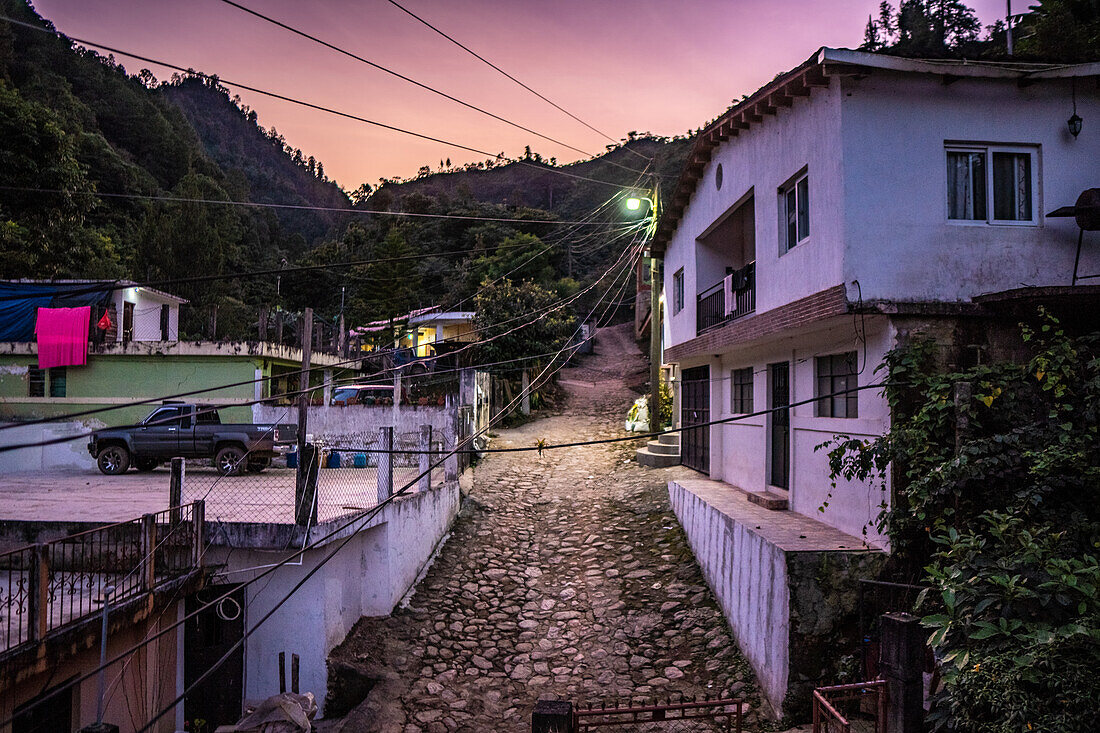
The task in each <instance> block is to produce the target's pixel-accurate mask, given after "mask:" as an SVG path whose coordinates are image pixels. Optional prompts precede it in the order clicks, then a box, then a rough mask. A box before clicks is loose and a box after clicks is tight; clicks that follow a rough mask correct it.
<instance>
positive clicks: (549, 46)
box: [34, 0, 1026, 190]
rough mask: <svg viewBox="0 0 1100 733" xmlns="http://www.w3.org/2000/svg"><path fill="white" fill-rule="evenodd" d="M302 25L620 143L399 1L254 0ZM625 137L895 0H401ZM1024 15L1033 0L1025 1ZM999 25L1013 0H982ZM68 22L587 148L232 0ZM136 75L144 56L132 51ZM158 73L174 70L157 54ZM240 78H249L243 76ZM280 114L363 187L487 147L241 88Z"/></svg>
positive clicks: (560, 155)
mask: <svg viewBox="0 0 1100 733" xmlns="http://www.w3.org/2000/svg"><path fill="white" fill-rule="evenodd" d="M240 2H241V4H242V5H245V6H247V7H249V8H253V9H255V10H257V11H259V12H262V13H264V14H265V15H268V16H271V17H273V18H275V19H277V20H280V21H282V22H284V23H286V24H288V25H291V26H294V27H296V28H299V29H301V30H303V31H305V32H308V33H311V34H313V35H315V36H318V37H320V38H321V39H323V40H325V41H328V42H329V43H332V44H333V45H336V46H339V47H341V48H345V49H347V50H349V51H352V52H354V53H356V54H358V55H360V56H363V57H364V58H367V59H369V60H370V61H373V62H375V63H377V64H380V65H383V66H386V67H389V68H391V69H393V70H395V71H398V72H400V73H402V74H405V75H406V76H410V77H412V78H414V79H416V80H418V81H420V82H422V83H424V84H428V85H430V86H434V87H436V88H438V89H440V90H442V91H445V92H447V93H449V94H451V95H453V96H456V97H459V98H461V99H463V100H465V101H467V102H470V103H472V104H475V105H477V106H480V107H482V108H484V109H487V110H489V111H490V112H493V113H495V114H498V115H500V116H501V117H505V118H508V119H510V120H513V121H515V122H517V123H520V124H522V125H524V126H526V127H529V128H532V129H534V130H536V131H538V132H541V133H543V134H545V135H548V136H550V137H554V138H557V139H558V140H561V141H563V142H565V143H567V144H569V145H572V146H575V147H577V148H580V149H581V150H584V151H585V152H588V153H599V152H601V151H602V150H603V147H604V145H605V144H607V142H608V141H607V140H606V139H604V138H603V137H601V136H600V135H598V134H597V133H595V132H592V131H591V130H589V129H587V128H586V127H584V126H583V125H581V124H580V123H578V122H576V121H575V120H572V119H570V118H569V117H567V116H566V115H564V114H562V113H561V112H559V111H558V110H556V109H554V108H553V107H551V106H550V105H548V104H546V103H545V102H543V101H542V100H540V99H538V98H537V97H535V96H533V95H532V94H530V93H529V92H527V91H525V90H524V89H522V88H520V87H519V86H517V85H515V84H514V83H513V82H511V81H509V80H507V79H505V78H504V77H503V76H501V75H499V74H498V73H497V72H495V71H493V70H492V69H490V68H489V67H487V66H485V65H483V64H482V63H481V62H479V61H477V60H476V59H474V58H473V57H471V56H469V55H467V54H466V53H465V52H464V51H462V50H461V49H459V48H458V47H456V46H454V45H452V44H450V43H449V42H448V41H446V40H445V39H443V38H442V37H440V36H438V35H436V34H435V33H434V32H433V31H431V30H430V29H428V28H426V27H425V26H423V25H421V24H420V23H418V22H417V21H416V20H414V19H413V18H410V17H409V16H408V15H406V14H404V13H403V12H401V11H400V10H399V9H397V8H395V7H394V6H393V5H391V4H390V3H389V2H387V1H386V0H310V1H306V0H240ZM401 2H402V4H403V5H404V6H405V7H407V8H408V9H409V10H411V11H412V12H414V13H416V14H418V15H420V16H421V17H422V18H424V19H425V20H427V21H428V22H430V23H432V24H434V25H435V26H436V27H438V28H440V29H441V30H443V31H445V32H447V33H449V34H450V35H451V36H453V37H455V38H456V39H457V40H459V41H461V42H462V43H464V44H465V45H467V46H469V47H470V48H472V49H473V50H474V51H477V52H478V53H480V54H481V55H482V56H485V57H486V58H488V59H489V60H490V61H493V62H494V63H495V64H497V65H498V66H500V67H502V68H503V69H504V70H505V71H508V72H509V73H510V74H512V75H513V76H515V77H517V78H519V79H520V80H521V81H523V82H524V83H526V84H527V85H528V86H530V87H532V88H534V89H535V90H537V91H539V92H540V93H542V94H543V95H545V96H546V97H548V98H550V99H551V100H553V101H554V102H555V103H557V104H559V105H561V106H562V107H564V108H565V109H567V110H569V111H570V112H572V113H573V114H575V115H577V116H578V117H580V118H581V119H583V120H584V121H585V122H588V123H589V124H591V125H592V126H594V127H596V128H598V129H599V130H601V131H603V132H606V133H607V134H608V135H610V136H611V137H613V138H615V139H618V138H621V137H624V136H625V135H626V133H627V132H628V131H630V130H636V131H639V132H644V131H649V132H653V133H655V134H660V135H676V134H680V133H683V132H684V131H686V130H688V129H689V128H695V127H699V126H701V125H702V124H703V123H704V122H705V121H706V120H709V119H711V118H713V117H715V116H716V115H718V114H719V113H720V112H722V111H723V110H725V109H726V107H728V106H729V104H730V102H731V100H733V99H735V98H739V97H740V96H741V95H742V94H745V93H749V92H752V91H753V90H755V89H757V88H758V87H760V86H761V85H762V84H764V83H766V82H767V81H768V80H769V79H771V78H772V77H774V76H775V75H776V74H778V73H780V72H783V71H785V70H787V69H789V68H791V67H793V66H795V65H797V64H799V63H801V62H802V61H804V60H805V59H806V58H808V57H809V56H810V54H812V53H813V52H814V51H815V50H816V49H817V48H818V47H820V46H841V47H849V48H854V47H856V46H858V45H859V44H860V42H861V41H862V38H863V30H864V26H865V25H866V23H867V17H868V15H869V14H870V13H877V8H878V0H836V1H816V2H815V1H814V0H679V1H676V0H633V2H623V1H622V0H614V1H613V0H543V1H541V2H534V1H528V0H401ZM1017 4H1019V5H1020V7H1019V8H1013V9H1014V10H1016V11H1017V12H1019V11H1022V10H1024V9H1025V7H1024V6H1025V5H1026V3H1025V2H1023V0H1018V3H1017ZM970 5H971V7H973V8H974V9H975V11H976V12H977V14H978V16H979V18H980V19H981V21H982V24H983V25H987V24H990V23H992V22H994V21H995V20H996V19H997V18H998V17H1001V16H1002V15H1003V14H1004V11H1005V3H1004V1H1003V0H972V2H971V3H970ZM34 6H35V8H36V10H37V11H38V12H39V13H40V14H41V15H43V16H44V17H46V18H48V19H50V20H51V21H53V23H54V24H55V25H56V26H57V28H58V29H59V30H60V31H62V32H64V33H67V34H70V35H73V36H78V37H81V38H86V39H88V40H89V41H97V42H101V43H104V44H107V45H111V46H115V47H117V48H120V49H122V50H126V51H132V52H134V53H137V54H141V55H144V56H149V57H152V58H158V59H163V60H165V61H167V62H169V63H174V64H178V65H180V66H184V67H192V68H195V69H197V70H199V71H203V72H205V73H209V74H217V75H218V76H220V77H221V78H223V79H226V80H230V81H237V82H241V83H244V84H248V85H251V86H256V87H260V88H262V89H267V90H270V91H275V92H279V93H280V94H284V95H286V96H290V97H294V98H297V99H301V100H303V101H308V102H312V103H315V104H320V105H324V106H328V107H334V108H336V109H339V110H342V111H346V112H349V113H352V114H355V115H359V116H362V117H367V118H369V119H373V120H377V121H379V122H385V123H387V124H391V125H394V126H398V127H403V128H406V129H411V130H414V131H417V132H421V133H424V134H427V135H432V136H433V137H439V138H443V139H446V140H452V141H455V142H459V143H462V144H464V145H469V146H471V147H474V148H478V149H482V150H486V151H493V152H500V151H504V152H505V154H506V155H509V156H516V155H518V154H521V153H522V152H523V148H524V146H525V145H530V146H531V148H532V149H533V150H535V151H537V152H539V153H541V154H542V155H543V156H544V157H547V158H549V157H551V156H555V157H557V159H558V161H559V162H567V161H572V160H576V159H579V158H583V157H584V156H583V155H581V154H580V153H577V152H575V151H573V150H570V149H568V148H565V147H563V146H561V145H555V144H553V143H550V142H547V141H545V140H542V139H540V138H538V137H536V136H534V135H532V134H530V133H527V132H523V131H521V130H517V129H515V128H512V127H509V126H508V125H505V124H504V123H501V122H498V121H496V120H492V119H490V118H488V117H485V116H482V115H480V114H478V113H476V112H473V111H471V110H468V109H465V108H463V107H461V106H459V105H457V104H454V103H453V102H449V101H447V100H445V99H443V98H441V97H437V96H435V95H433V94H431V93H429V92H426V91H424V90H421V89H417V88H415V87H413V86H411V85H409V84H407V83H405V82H403V81H400V80H398V79H395V78H393V77H390V76H388V75H386V74H384V73H382V72H380V71H377V70H375V69H372V68H369V67H367V66H365V65H364V64H361V63H360V62H358V61H355V60H353V59H350V58H347V57H345V56H342V55H340V54H338V53H336V52H334V51H332V50H330V49H327V48H324V47H323V46H320V45H317V44H315V43H313V42H312V41H309V40H307V39H305V38H301V37H299V36H295V35H293V34H291V33H290V32H288V31H286V30H283V29H281V28H278V27H275V26H273V25H271V24H269V23H267V22H265V21H263V20H261V19H259V18H256V17H254V16H251V15H248V14H246V13H244V12H242V11H241V10H238V9H236V8H233V7H231V6H229V5H225V4H223V3H222V2H219V0H187V2H179V1H178V0H35V2H34ZM119 60H120V61H121V62H122V63H123V65H124V66H126V68H127V70H128V71H129V72H130V73H135V72H137V71H139V70H140V69H141V68H142V67H143V66H145V64H141V63H139V62H136V61H133V60H130V59H125V58H123V59H119ZM152 71H153V72H154V73H155V74H156V75H157V76H158V78H167V77H168V76H169V75H170V73H171V72H170V71H166V70H165V69H162V68H161V69H158V68H156V67H153V68H152ZM232 91H234V92H236V91H237V90H235V89H233V90H232ZM240 94H241V97H242V99H243V101H244V102H245V103H246V104H248V105H250V106H251V107H252V108H253V109H255V110H256V111H257V113H258V114H259V122H260V124H262V125H264V127H267V128H270V127H271V126H272V125H274V126H275V127H276V128H277V129H278V130H279V132H280V133H281V134H283V135H284V136H285V137H286V139H287V142H288V143H290V144H291V145H292V146H294V147H299V148H301V149H302V151H303V152H304V153H305V154H306V155H307V156H308V155H314V156H316V157H317V158H318V159H319V160H321V161H322V162H323V163H324V165H325V172H326V173H327V174H328V175H329V176H330V177H331V178H334V179H336V180H337V181H338V182H339V183H340V184H341V185H343V186H344V187H345V188H346V189H348V190H353V189H355V188H357V187H358V186H359V184H360V183H362V182H368V183H371V184H372V185H373V184H376V183H377V181H378V178H379V177H381V176H387V177H394V176H402V177H408V176H413V175H415V174H416V170H417V168H419V167H420V166H422V165H431V166H432V167H433V168H435V167H436V166H438V164H439V161H440V160H441V159H446V158H450V159H451V161H452V163H454V164H456V165H461V164H463V163H467V162H470V161H475V160H482V159H484V157H485V156H481V155H477V154H474V153H470V152H467V151H463V150H460V149H456V148H453V147H448V146H445V145H440V144H438V143H432V142H427V141H423V140H417V139H414V138H411V137H408V136H405V135H401V134H399V133H395V132H390V131H386V130H381V129H378V128H372V127H370V126H368V125H364V124H362V123H360V122H355V121H351V120H346V119H339V118H336V117H333V116H330V115H327V114H324V113H321V112H316V111H312V110H307V109H304V108H301V107H298V106H295V105H293V104H290V103H287V102H282V101H278V100H273V99H270V98H266V97H263V96H261V95H258V94H254V93H251V92H244V91H241V92H240Z"/></svg>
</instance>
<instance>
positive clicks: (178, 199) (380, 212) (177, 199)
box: [0, 186, 592, 224]
mask: <svg viewBox="0 0 1100 733" xmlns="http://www.w3.org/2000/svg"><path fill="white" fill-rule="evenodd" d="M0 191H25V192H27V193H56V194H63V195H67V196H97V197H102V198H118V199H138V200H142V201H164V202H167V203H183V204H221V205H223V206H247V207H254V208H261V209H290V210H293V211H324V212H333V213H339V214H371V215H377V216H407V217H410V218H416V217H419V218H424V219H458V220H462V221H493V222H513V223H517V224H586V223H587V224H591V223H592V222H584V221H568V220H563V219H520V218H508V217H499V216H472V215H466V214H424V213H416V212H412V211H387V210H384V209H357V208H341V207H339V206H307V205H303V204H271V203H261V202H257V201H233V200H230V199H224V200H220V199H199V198H187V197H184V196H157V195H152V194H140V193H103V192H100V191H68V190H66V189H63V188H34V187H31V186H0Z"/></svg>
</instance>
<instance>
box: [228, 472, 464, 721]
mask: <svg viewBox="0 0 1100 733" xmlns="http://www.w3.org/2000/svg"><path fill="white" fill-rule="evenodd" d="M458 508H459V489H458V484H457V482H451V483H449V484H448V485H446V486H443V487H439V488H435V489H433V490H432V491H428V492H423V493H414V494H410V495H408V496H406V497H402V498H400V499H398V500H396V501H394V502H393V503H392V504H390V505H388V506H387V507H386V508H385V509H383V511H382V512H381V514H380V515H379V516H378V517H376V518H375V519H373V520H372V521H371V522H370V523H369V524H368V525H367V528H366V529H363V530H361V531H360V532H358V533H357V534H356V535H355V536H354V537H353V538H352V539H351V540H350V541H349V542H348V543H347V544H346V545H345V546H344V547H342V548H341V549H340V550H339V551H338V552H337V553H336V554H335V555H334V556H333V558H332V559H331V560H329V561H328V562H327V563H325V565H324V566H323V567H321V569H320V570H319V571H318V572H317V573H316V574H314V575H313V577H311V578H310V579H309V580H308V581H306V582H305V584H304V585H303V586H302V588H301V589H299V590H298V591H297V592H296V593H294V594H293V595H292V596H291V597H290V599H289V600H288V601H287V602H286V603H285V604H283V605H282V606H281V607H280V608H279V609H278V610H276V611H275V613H274V614H273V615H272V616H271V618H270V619H268V620H267V621H266V622H265V623H264V624H263V625H262V626H261V627H260V628H259V630H257V631H256V632H255V633H254V634H253V635H252V636H251V637H249V639H248V640H247V642H246V645H245V681H244V690H245V702H246V704H251V703H255V702H258V701H260V700H263V699H264V698H266V697H268V696H270V695H273V694H276V693H278V691H279V661H278V660H279V652H285V653H286V659H287V664H288V665H289V663H290V662H289V660H290V658H291V654H297V655H298V656H299V658H300V665H301V666H300V675H301V677H300V687H299V689H300V690H301V691H302V692H303V693H304V692H312V693H313V694H314V695H315V696H316V697H317V702H318V705H319V706H320V707H321V710H320V714H323V713H324V709H323V708H324V702H325V695H326V694H327V691H328V666H327V660H328V655H329V652H331V651H332V649H334V648H335V647H336V646H337V645H339V644H340V643H341V642H342V641H343V640H344V638H345V637H346V636H347V634H348V632H349V631H350V630H351V627H352V626H354V625H355V623H356V622H357V621H359V619H360V618H362V617H363V616H384V615H388V614H389V613H391V612H392V611H393V609H394V606H395V605H396V604H397V603H398V602H399V601H400V600H401V598H402V597H404V596H405V594H406V593H407V592H408V591H409V590H410V588H411V586H412V585H413V583H414V582H415V581H416V579H417V578H418V576H419V574H420V573H421V571H422V570H423V569H424V568H425V565H426V563H427V562H428V560H429V559H430V558H431V556H432V554H433V552H435V550H436V549H437V547H438V545H439V543H440V542H441V541H442V539H443V538H444V537H445V536H446V534H447V532H448V531H449V529H450V526H451V523H452V522H453V521H454V518H455V516H456V515H457V513H458ZM216 531H217V530H216V528H215V527H211V528H210V532H211V533H212V536H213V537H214V538H215V542H216V541H217V540H216V534H215V533H216ZM326 531H331V530H329V529H326V528H325V527H319V528H317V529H315V530H314V531H313V536H314V538H315V539H316V538H317V537H318V536H319V535H323V534H324V533H325V532H326ZM341 537H343V535H341V536H339V537H337V538H335V539H334V540H333V542H332V543H329V544H326V545H324V546H321V547H319V548H317V549H314V550H310V551H308V552H306V553H305V557H304V559H303V560H302V562H301V564H300V565H286V566H284V567H282V568H279V569H278V570H277V571H276V572H275V573H273V574H272V575H271V576H270V581H269V580H268V579H264V580H261V581H259V582H257V583H255V584H253V585H250V586H249V587H248V588H247V589H246V591H245V599H246V606H247V608H246V610H245V628H246V629H247V628H250V627H252V626H253V625H255V624H256V623H257V622H258V621H259V620H260V619H261V618H262V617H263V616H264V615H265V614H266V613H267V612H268V611H270V610H271V609H272V608H273V607H274V606H275V604H277V603H278V602H279V601H280V600H281V599H282V598H283V597H284V596H286V595H287V594H288V593H290V591H291V589H292V588H293V587H294V586H295V584H297V583H298V582H299V581H301V579H302V578H303V577H305V575H306V574H307V573H308V572H309V571H310V570H311V569H313V568H315V567H317V566H318V564H319V563H320V562H321V561H322V560H323V559H324V557H325V556H326V555H327V554H328V553H329V552H330V551H331V550H332V549H333V547H334V546H335V543H337V542H339V541H341ZM291 551H292V550H291ZM288 554H289V552H286V551H271V550H266V549H265V550H261V549H248V548H240V547H236V548H230V547H225V546H215V547H213V548H212V549H211V551H210V552H208V554H207V563H208V564H210V565H213V564H217V563H225V564H226V567H225V568H224V571H223V572H224V575H222V576H220V577H218V578H216V579H215V582H233V583H241V582H245V581H247V580H250V579H252V578H254V577H256V576H257V575H259V574H260V573H262V572H263V571H264V569H265V566H268V565H270V564H271V563H275V562H278V561H280V560H282V559H283V558H285V557H287V556H288ZM242 571H243V572H242Z"/></svg>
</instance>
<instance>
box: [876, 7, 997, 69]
mask: <svg viewBox="0 0 1100 733" xmlns="http://www.w3.org/2000/svg"><path fill="white" fill-rule="evenodd" d="M980 31H981V23H980V22H979V21H978V16H977V15H975V13H974V11H973V9H971V8H970V7H968V6H967V5H965V4H964V3H963V2H962V1H961V0H901V3H900V4H899V5H898V9H897V11H896V12H895V11H894V9H893V6H891V5H890V3H888V2H883V3H882V4H881V5H880V6H879V16H878V18H877V19H876V18H874V17H869V18H868V19H867V27H866V29H865V31H864V44H863V46H862V47H861V48H862V49H863V50H865V51H885V52H888V53H894V54H898V55H901V56H916V57H937V56H949V55H952V54H954V53H956V52H957V51H958V50H959V49H960V48H962V47H963V46H964V45H965V44H968V43H971V42H973V41H975V40H977V38H978V34H979V33H980Z"/></svg>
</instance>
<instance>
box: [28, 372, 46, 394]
mask: <svg viewBox="0 0 1100 733" xmlns="http://www.w3.org/2000/svg"><path fill="white" fill-rule="evenodd" d="M27 379H28V385H29V386H28V391H27V396H28V397H45V396H46V370H45V369H38V368H36V367H30V368H29V369H28V370H27Z"/></svg>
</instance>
